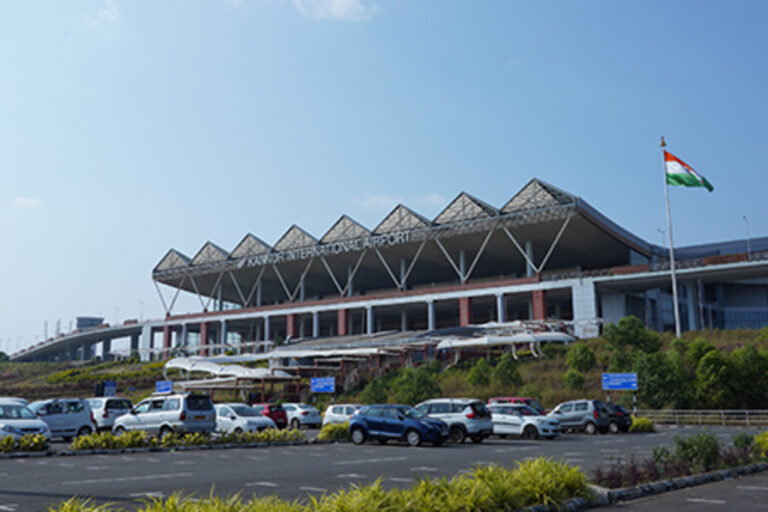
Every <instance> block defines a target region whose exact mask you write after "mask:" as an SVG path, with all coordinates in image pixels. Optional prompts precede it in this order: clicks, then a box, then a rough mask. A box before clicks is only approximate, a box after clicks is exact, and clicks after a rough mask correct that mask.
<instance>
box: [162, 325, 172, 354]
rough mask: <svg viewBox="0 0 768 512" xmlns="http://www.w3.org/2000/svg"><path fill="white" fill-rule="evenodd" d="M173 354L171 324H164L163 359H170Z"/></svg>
mask: <svg viewBox="0 0 768 512" xmlns="http://www.w3.org/2000/svg"><path fill="white" fill-rule="evenodd" d="M170 355H171V326H170V325H168V324H165V325H164V326H163V359H168V357H169V356H170Z"/></svg>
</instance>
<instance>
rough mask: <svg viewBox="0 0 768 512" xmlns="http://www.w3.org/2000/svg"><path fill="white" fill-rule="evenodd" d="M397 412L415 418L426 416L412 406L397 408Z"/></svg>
mask: <svg viewBox="0 0 768 512" xmlns="http://www.w3.org/2000/svg"><path fill="white" fill-rule="evenodd" d="M398 412H400V413H401V414H404V415H405V417H406V418H413V419H415V420H420V419H421V418H426V417H427V415H426V414H424V413H423V412H421V411H420V410H418V409H416V408H414V407H403V408H402V409H399V411H398Z"/></svg>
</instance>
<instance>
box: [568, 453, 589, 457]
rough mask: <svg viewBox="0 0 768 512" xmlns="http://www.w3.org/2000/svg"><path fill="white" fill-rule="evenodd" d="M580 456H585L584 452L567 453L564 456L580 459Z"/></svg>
mask: <svg viewBox="0 0 768 512" xmlns="http://www.w3.org/2000/svg"><path fill="white" fill-rule="evenodd" d="M580 455H585V453H584V452H565V453H564V454H563V457H578V456H580Z"/></svg>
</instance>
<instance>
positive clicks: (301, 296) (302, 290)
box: [299, 280, 307, 302]
mask: <svg viewBox="0 0 768 512" xmlns="http://www.w3.org/2000/svg"><path fill="white" fill-rule="evenodd" d="M304 283H305V281H303V280H302V281H301V284H300V285H299V302H304V301H305V300H306V299H307V292H306V289H307V288H306V286H304Z"/></svg>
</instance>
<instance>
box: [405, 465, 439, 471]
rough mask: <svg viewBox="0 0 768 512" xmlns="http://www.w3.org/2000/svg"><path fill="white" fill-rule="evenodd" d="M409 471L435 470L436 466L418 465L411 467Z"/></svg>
mask: <svg viewBox="0 0 768 512" xmlns="http://www.w3.org/2000/svg"><path fill="white" fill-rule="evenodd" d="M411 471H437V468H433V467H431V466H419V467H416V468H411Z"/></svg>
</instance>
